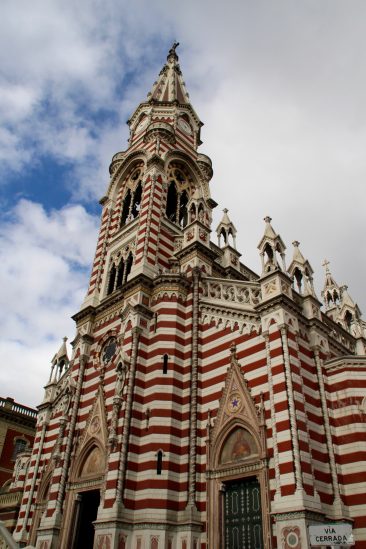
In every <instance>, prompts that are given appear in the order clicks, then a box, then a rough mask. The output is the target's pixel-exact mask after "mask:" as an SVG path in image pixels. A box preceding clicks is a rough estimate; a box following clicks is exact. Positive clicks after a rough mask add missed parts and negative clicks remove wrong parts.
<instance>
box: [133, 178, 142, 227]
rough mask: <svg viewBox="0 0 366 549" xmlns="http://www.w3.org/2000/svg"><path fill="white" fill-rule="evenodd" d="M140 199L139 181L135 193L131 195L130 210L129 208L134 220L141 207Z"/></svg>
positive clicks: (140, 187) (140, 188)
mask: <svg viewBox="0 0 366 549" xmlns="http://www.w3.org/2000/svg"><path fill="white" fill-rule="evenodd" d="M141 198H142V185H141V181H140V182H139V184H138V185H137V187H136V190H135V192H134V193H133V201H132V208H131V217H132V219H135V217H137V216H138V215H139V212H140V207H141Z"/></svg>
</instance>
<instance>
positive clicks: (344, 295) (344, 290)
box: [341, 284, 357, 309]
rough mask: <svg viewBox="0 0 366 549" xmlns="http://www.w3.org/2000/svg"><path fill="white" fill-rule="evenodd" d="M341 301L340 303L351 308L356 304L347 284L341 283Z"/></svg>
mask: <svg viewBox="0 0 366 549" xmlns="http://www.w3.org/2000/svg"><path fill="white" fill-rule="evenodd" d="M341 301H342V305H346V306H348V307H350V308H351V309H353V308H355V307H356V306H357V305H356V303H355V302H354V301H353V299H352V297H351V296H350V295H349V293H348V286H347V284H343V286H341Z"/></svg>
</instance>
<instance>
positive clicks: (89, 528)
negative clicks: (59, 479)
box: [63, 440, 105, 549]
mask: <svg viewBox="0 0 366 549" xmlns="http://www.w3.org/2000/svg"><path fill="white" fill-rule="evenodd" d="M104 471H105V456H104V453H103V451H102V449H101V448H100V446H99V444H98V443H97V442H96V441H93V440H91V441H90V442H89V444H88V445H87V446H86V448H84V450H83V451H82V452H81V455H80V457H79V459H78V460H77V464H76V467H75V470H74V475H73V482H71V483H70V490H69V493H68V502H69V504H68V506H67V507H68V513H67V519H66V524H65V526H66V527H65V537H64V541H63V543H64V544H65V546H67V547H70V549H93V545H94V522H95V520H96V518H97V515H98V508H99V504H100V499H101V489H102V485H103V479H104Z"/></svg>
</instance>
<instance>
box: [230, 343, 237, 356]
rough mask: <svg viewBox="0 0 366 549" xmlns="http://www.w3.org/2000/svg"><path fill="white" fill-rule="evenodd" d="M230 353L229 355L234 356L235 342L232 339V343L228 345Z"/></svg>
mask: <svg viewBox="0 0 366 549" xmlns="http://www.w3.org/2000/svg"><path fill="white" fill-rule="evenodd" d="M230 353H231V356H232V357H234V358H236V343H235V341H233V343H232V344H231V345H230Z"/></svg>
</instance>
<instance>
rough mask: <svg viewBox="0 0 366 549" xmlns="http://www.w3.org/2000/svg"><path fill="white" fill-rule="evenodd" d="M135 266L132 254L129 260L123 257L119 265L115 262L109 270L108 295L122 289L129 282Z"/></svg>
mask: <svg viewBox="0 0 366 549" xmlns="http://www.w3.org/2000/svg"><path fill="white" fill-rule="evenodd" d="M132 264H133V255H132V253H131V252H130V253H129V254H128V256H127V258H123V257H121V258H120V260H119V262H118V264H117V265H116V264H115V263H114V262H113V263H112V265H111V268H110V270H109V277H108V286H107V295H109V294H111V293H112V292H114V291H115V290H118V289H119V288H121V287H122V286H123V285H124V283H125V282H126V281H127V277H128V275H129V274H130V272H131V268H132Z"/></svg>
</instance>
